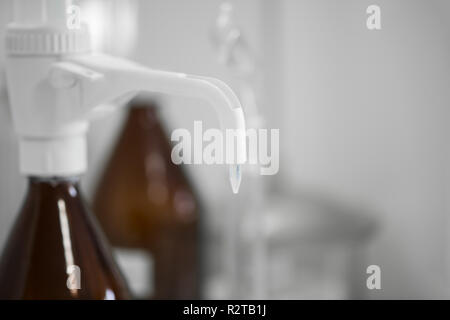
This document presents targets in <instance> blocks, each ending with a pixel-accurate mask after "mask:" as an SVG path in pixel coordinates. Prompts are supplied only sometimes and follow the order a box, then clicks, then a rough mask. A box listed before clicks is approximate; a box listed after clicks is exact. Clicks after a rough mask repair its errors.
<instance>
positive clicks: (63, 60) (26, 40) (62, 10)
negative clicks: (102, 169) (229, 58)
mask: <svg viewBox="0 0 450 320" xmlns="http://www.w3.org/2000/svg"><path fill="white" fill-rule="evenodd" d="M15 1H16V2H15V5H16V6H15V9H16V21H15V22H13V23H12V24H10V25H9V26H8V29H7V35H6V40H7V41H6V52H7V59H6V60H7V83H8V91H9V97H10V102H11V109H12V116H13V121H14V126H15V128H16V131H17V133H18V135H19V139H20V143H19V144H20V161H21V163H20V168H21V172H22V173H23V174H26V175H34V176H44V177H45V176H46V177H49V176H71V175H78V174H80V173H83V172H84V171H85V170H86V166H87V163H86V162H87V160H86V159H87V157H86V149H87V146H86V133H87V130H88V126H89V120H90V119H91V118H92V117H93V116H94V115H95V113H96V111H98V110H99V108H98V107H99V106H100V105H102V104H104V103H107V102H109V101H111V100H114V99H118V98H121V97H123V96H124V95H129V94H132V93H134V92H136V93H137V92H138V91H150V92H160V93H165V94H174V95H181V96H186V97H192V98H200V99H204V100H206V101H207V102H209V103H210V104H211V105H213V106H214V107H215V108H216V111H217V113H218V116H219V119H220V122H221V126H222V129H223V130H225V129H233V130H237V132H238V133H239V134H238V138H237V159H236V160H237V161H236V163H235V164H232V165H231V167H230V179H231V185H232V188H233V192H235V193H237V191H238V189H239V184H240V177H241V176H240V169H239V164H242V163H244V162H245V160H246V145H245V144H246V141H245V121H244V115H243V112H242V108H241V105H240V102H239V100H238V99H237V97H236V95H235V94H234V93H233V91H232V90H231V89H230V88H229V87H228V86H227V85H226V84H225V83H223V82H222V81H220V80H216V79H211V78H206V77H200V76H191V75H186V74H182V73H173V72H167V71H158V70H152V69H149V68H147V67H144V66H140V65H138V64H136V63H133V62H131V61H127V60H124V59H120V58H116V57H111V56H106V55H101V54H92V53H91V52H90V46H89V32H88V29H87V28H85V27H84V26H82V27H81V28H79V29H70V28H68V26H67V23H66V21H67V18H66V14H67V9H68V8H69V5H70V3H71V1H67V0H66V1H63V0H15ZM183 112H184V110H183Z"/></svg>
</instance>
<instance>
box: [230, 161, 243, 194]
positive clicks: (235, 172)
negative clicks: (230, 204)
mask: <svg viewBox="0 0 450 320" xmlns="http://www.w3.org/2000/svg"><path fill="white" fill-rule="evenodd" d="M241 180H242V173H241V166H240V165H238V164H232V165H230V183H231V188H232V189H233V193H235V194H237V193H238V192H239V187H240V185H241Z"/></svg>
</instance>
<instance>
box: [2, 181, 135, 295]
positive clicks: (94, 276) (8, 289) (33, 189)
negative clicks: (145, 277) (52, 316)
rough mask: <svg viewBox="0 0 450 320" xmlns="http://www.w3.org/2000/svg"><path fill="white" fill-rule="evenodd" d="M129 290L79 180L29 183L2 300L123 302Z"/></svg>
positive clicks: (6, 257) (8, 253) (6, 256)
mask: <svg viewBox="0 0 450 320" xmlns="http://www.w3.org/2000/svg"><path fill="white" fill-rule="evenodd" d="M127 297H128V289H127V288H126V285H125V284H124V282H123V279H122V276H121V274H120V272H119V271H118V269H117V267H116V265H115V262H114V261H113V259H112V256H111V254H110V252H109V248H108V246H107V245H106V242H105V239H104V237H103V235H102V233H101V232H100V231H99V230H98V228H97V223H96V221H95V217H93V216H91V215H90V213H88V212H87V210H86V209H85V207H84V205H83V202H82V199H81V196H80V191H79V187H78V178H51V179H47V178H45V179H44V178H29V186H28V193H27V195H26V198H25V202H24V204H23V207H22V209H21V211H20V213H19V216H18V218H17V221H16V223H15V225H14V227H13V230H12V232H11V234H10V237H9V239H8V241H7V244H6V247H5V249H4V252H3V255H2V259H1V261H0V299H108V300H110V299H124V298H127Z"/></svg>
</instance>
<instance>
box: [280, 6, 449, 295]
mask: <svg viewBox="0 0 450 320" xmlns="http://www.w3.org/2000/svg"><path fill="white" fill-rule="evenodd" d="M442 3H444V2H443V1H401V0H397V1H387V0H377V1H366V0H358V1H356V0H353V1H326V0H315V1H306V0H303V1H297V0H284V1H281V3H280V5H281V7H282V9H281V11H282V13H283V16H282V19H281V20H280V23H281V36H282V45H281V50H282V60H281V61H280V64H279V66H280V67H281V68H282V70H283V71H282V72H283V74H282V82H283V88H282V92H281V94H282V96H283V100H281V101H283V102H284V103H285V104H284V105H283V106H284V110H285V112H284V113H283V116H282V119H283V120H282V121H283V122H282V128H283V129H284V131H282V139H283V144H282V150H283V155H284V156H285V157H284V158H282V160H283V162H282V165H281V166H280V168H281V170H280V173H281V174H282V176H283V179H284V180H283V181H284V182H285V183H287V184H288V185H289V186H291V187H293V188H305V187H307V188H313V189H316V190H319V191H321V192H324V193H328V194H330V195H333V196H335V197H339V198H341V199H343V200H345V201H347V202H350V203H358V204H362V205H364V206H366V207H367V208H368V209H369V210H370V211H373V212H375V213H376V214H377V215H378V218H379V219H380V221H381V229H380V234H379V237H378V238H377V239H376V241H375V242H374V243H373V246H372V247H371V251H370V260H369V262H370V263H373V264H378V265H380V266H381V270H382V288H383V290H382V291H380V292H377V293H374V297H384V298H392V297H398V298H407V297H415V298H418V297H438V296H442V294H443V290H444V288H443V287H444V286H445V276H446V273H445V268H446V265H445V253H446V238H445V237H446V233H447V228H448V227H447V225H446V219H447V215H448V212H447V206H446V202H447V200H446V199H447V197H448V192H447V181H448V179H447V178H448V177H446V173H447V170H448V164H447V159H448V157H447V144H448V136H449V130H448V127H449V126H448V121H449V108H448V106H449V103H450V96H449V90H448V83H449V82H450V69H449V67H450V65H449V61H450V60H449V56H450V42H449V37H448V35H449V32H448V30H449V27H450V25H449V22H448V19H447V18H446V16H445V11H443V10H442V9H443V8H442V7H440V5H441V4H442ZM370 4H378V5H379V6H380V7H381V10H382V30H381V31H368V30H367V28H366V26H365V22H366V20H365V17H366V14H365V10H366V8H367V7H368V5H370ZM276 81H278V80H276Z"/></svg>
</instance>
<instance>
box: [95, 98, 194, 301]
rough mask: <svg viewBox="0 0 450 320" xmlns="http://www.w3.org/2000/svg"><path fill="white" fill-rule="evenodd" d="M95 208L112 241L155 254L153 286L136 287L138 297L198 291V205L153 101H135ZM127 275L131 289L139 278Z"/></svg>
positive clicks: (176, 296) (183, 295) (130, 249)
mask: <svg viewBox="0 0 450 320" xmlns="http://www.w3.org/2000/svg"><path fill="white" fill-rule="evenodd" d="M94 209H95V212H96V214H97V215H98V218H99V221H100V223H101V224H102V227H103V229H104V230H105V232H106V234H107V236H108V238H109V240H110V242H111V243H112V245H113V246H116V247H117V248H120V250H119V251H120V252H121V253H123V252H124V250H125V252H131V253H132V252H145V256H146V257H147V258H149V259H151V260H152V263H150V264H149V265H152V268H149V269H148V271H147V272H148V273H150V276H149V277H147V279H148V281H149V283H147V284H146V285H148V286H149V287H150V288H149V289H148V290H144V291H141V292H140V293H139V292H136V291H135V292H134V293H135V297H137V298H154V299H196V298H198V297H199V289H198V276H199V260H198V251H199V250H198V234H197V233H198V220H199V219H198V215H199V214H198V212H199V205H198V202H197V200H196V197H195V195H194V192H193V189H192V186H191V185H190V184H189V181H188V180H187V178H186V176H185V174H184V173H183V171H182V168H181V167H179V166H176V165H175V164H173V163H172V161H171V144H170V142H169V140H168V138H167V136H166V133H165V132H164V130H163V127H162V126H161V124H160V120H159V119H158V113H157V108H156V106H155V104H154V103H153V102H142V101H141V102H138V101H137V100H135V101H134V102H132V103H131V106H130V112H129V115H128V119H127V120H126V123H125V127H124V129H123V131H122V134H121V135H120V138H119V141H118V143H117V145H116V147H115V149H114V151H113V154H112V157H111V159H110V161H109V164H108V165H107V167H106V171H105V173H104V175H103V177H102V179H101V180H100V183H99V186H98V190H97V193H96V196H95V198H94ZM143 266H144V268H146V267H145V264H143ZM127 268H128V267H127V266H126V265H122V269H123V270H124V272H125V274H127V271H129V272H130V273H133V268H130V270H127ZM136 272H138V271H136ZM127 280H128V282H129V283H130V287H131V289H132V292H133V287H134V286H133V283H135V281H133V280H130V279H129V278H128V279H127ZM139 280H140V279H139V278H138V279H137V281H139ZM138 284H139V283H138Z"/></svg>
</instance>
